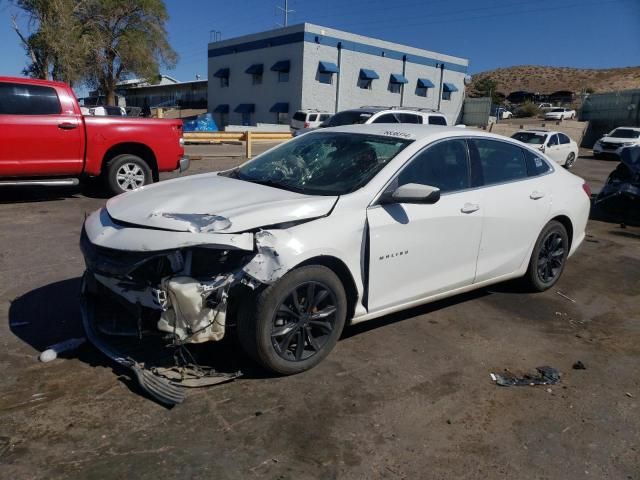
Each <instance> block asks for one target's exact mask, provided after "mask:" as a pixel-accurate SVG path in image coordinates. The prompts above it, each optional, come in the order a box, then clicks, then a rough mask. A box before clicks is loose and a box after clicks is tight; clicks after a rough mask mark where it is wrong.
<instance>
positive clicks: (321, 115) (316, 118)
mask: <svg viewBox="0 0 640 480" xmlns="http://www.w3.org/2000/svg"><path fill="white" fill-rule="evenodd" d="M331 115H332V114H331V113H329V112H319V111H318V110H298V111H297V112H296V113H294V114H293V118H292V119H291V125H290V126H291V131H293V132H295V131H296V130H301V129H303V128H305V129H309V130H311V129H313V128H318V127H319V126H320V124H321V123H322V122H324V121H325V120H328V119H329V117H330V116H331Z"/></svg>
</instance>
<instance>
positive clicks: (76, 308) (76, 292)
mask: <svg viewBox="0 0 640 480" xmlns="http://www.w3.org/2000/svg"><path fill="white" fill-rule="evenodd" d="M80 285H81V278H80V277H78V278H72V279H67V280H62V281H59V282H55V283H52V284H49V285H45V286H43V287H40V288H37V289H35V290H32V291H30V292H27V293H25V294H24V295H21V296H20V297H18V298H16V299H15V300H13V301H12V302H11V306H10V308H9V328H10V330H11V332H12V333H13V334H14V335H15V336H16V337H18V338H19V339H21V340H22V341H24V342H25V343H27V344H29V345H30V346H31V347H33V348H34V349H36V350H38V351H39V352H42V351H44V350H46V349H47V348H48V347H50V346H51V345H54V344H56V343H59V342H63V341H65V340H68V339H72V338H81V337H84V336H85V333H84V328H83V326H82V319H81V314H80ZM494 291H495V292H498V291H499V292H501V293H521V292H522V291H521V290H520V289H519V287H518V284H517V283H513V282H509V283H504V284H500V285H497V286H493V287H492V289H491V290H487V289H480V290H476V291H473V292H469V293H465V294H461V295H457V296H455V297H451V298H448V299H444V300H440V301H436V302H433V303H430V304H427V305H423V306H420V307H415V308H411V309H409V310H405V311H402V312H398V313H395V314H392V315H386V316H384V317H381V318H379V319H375V320H371V321H368V322H364V323H361V324H356V325H352V326H347V327H346V328H345V330H344V332H343V334H342V337H341V338H342V339H346V338H350V337H353V336H355V335H359V334H362V333H365V332H368V331H370V330H373V329H376V328H380V327H383V326H386V325H390V324H393V323H396V322H400V321H403V320H407V319H409V318H412V317H415V316H419V315H426V314H428V313H431V312H433V311H436V310H441V309H445V308H448V307H450V306H453V305H456V304H459V303H463V302H467V301H469V300H473V299H476V298H480V297H483V296H486V295H490V294H491V293H492V292H494ZM230 330H231V331H230V332H229V334H228V335H227V336H226V337H225V339H223V340H222V341H221V342H217V343H205V344H200V345H190V346H189V353H190V354H192V355H193V356H194V358H196V359H197V362H198V364H200V365H207V366H212V367H214V368H215V369H216V370H217V371H219V372H227V373H231V372H237V371H241V372H242V374H243V375H242V376H243V378H245V379H265V378H271V377H273V375H272V374H270V373H269V372H267V371H265V370H264V369H262V368H261V367H260V366H258V365H257V364H256V363H254V362H253V361H252V360H250V359H249V358H248V357H247V356H246V355H245V354H244V352H243V351H242V349H241V347H240V345H239V343H238V341H237V339H236V335H235V331H234V329H230ZM165 355H166V354H165ZM59 357H60V358H62V359H72V358H75V359H78V360H80V361H81V362H83V363H86V364H87V365H90V366H92V367H106V368H111V370H112V371H113V373H114V374H115V375H116V376H117V378H118V380H119V381H121V382H123V383H124V384H125V385H126V386H127V387H128V388H129V390H130V391H132V392H134V393H136V394H138V395H142V396H144V397H146V398H148V399H151V400H153V401H155V400H154V399H153V398H152V397H150V396H149V395H148V394H147V393H146V392H145V391H144V390H142V389H141V388H140V387H139V386H138V383H137V381H135V379H134V377H133V375H132V374H131V372H129V371H128V370H127V369H126V368H124V367H122V366H120V365H118V364H117V363H115V362H113V361H111V360H110V359H109V358H107V357H106V356H105V355H103V354H102V353H101V352H99V351H98V350H97V349H96V348H94V347H93V346H91V345H89V344H87V343H85V344H83V345H82V346H81V347H80V348H78V349H76V350H72V351H68V352H65V353H61V354H60V355H59Z"/></svg>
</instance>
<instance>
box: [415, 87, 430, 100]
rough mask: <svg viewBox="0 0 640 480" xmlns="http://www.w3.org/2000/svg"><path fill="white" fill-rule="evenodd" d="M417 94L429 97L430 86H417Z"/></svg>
mask: <svg viewBox="0 0 640 480" xmlns="http://www.w3.org/2000/svg"><path fill="white" fill-rule="evenodd" d="M416 95H417V96H419V97H425V98H426V97H428V96H429V89H428V88H423V87H417V88H416Z"/></svg>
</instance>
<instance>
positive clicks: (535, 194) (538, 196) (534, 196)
mask: <svg viewBox="0 0 640 480" xmlns="http://www.w3.org/2000/svg"><path fill="white" fill-rule="evenodd" d="M542 197H544V192H539V191H537V190H534V191H533V192H531V195H529V198H530V199H531V200H540V199H541V198H542Z"/></svg>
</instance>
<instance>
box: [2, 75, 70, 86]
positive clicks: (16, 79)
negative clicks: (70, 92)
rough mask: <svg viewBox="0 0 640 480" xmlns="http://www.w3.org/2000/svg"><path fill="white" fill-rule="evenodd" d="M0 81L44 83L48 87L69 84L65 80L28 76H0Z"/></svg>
mask: <svg viewBox="0 0 640 480" xmlns="http://www.w3.org/2000/svg"><path fill="white" fill-rule="evenodd" d="M0 82H8V83H22V84H28V85H43V86H47V87H54V86H60V87H66V86H67V84H66V83H64V82H57V81H55V80H42V79H39V78H27V77H2V76H0Z"/></svg>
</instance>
